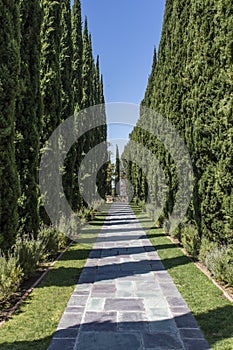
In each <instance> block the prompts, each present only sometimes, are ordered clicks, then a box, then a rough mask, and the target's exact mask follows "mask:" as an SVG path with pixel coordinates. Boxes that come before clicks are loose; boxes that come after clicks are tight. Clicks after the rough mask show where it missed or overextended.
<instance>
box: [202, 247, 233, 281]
mask: <svg viewBox="0 0 233 350" xmlns="http://www.w3.org/2000/svg"><path fill="white" fill-rule="evenodd" d="M205 265H206V267H207V268H208V270H209V271H210V272H211V274H212V275H213V277H214V278H215V279H216V280H217V281H219V282H223V283H226V284H228V285H229V286H231V287H232V286H233V247H232V246H231V247H228V246H222V247H217V248H214V250H212V251H210V252H208V253H207V254H206V258H205Z"/></svg>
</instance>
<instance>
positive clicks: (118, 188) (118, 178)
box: [114, 145, 120, 196]
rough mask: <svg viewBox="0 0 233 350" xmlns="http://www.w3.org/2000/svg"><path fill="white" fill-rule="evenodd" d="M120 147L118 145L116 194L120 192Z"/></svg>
mask: <svg viewBox="0 0 233 350" xmlns="http://www.w3.org/2000/svg"><path fill="white" fill-rule="evenodd" d="M119 157H120V156H119V149H118V146H117V145H116V164H115V190H114V192H115V193H114V194H115V196H116V195H119V194H120V158H119Z"/></svg>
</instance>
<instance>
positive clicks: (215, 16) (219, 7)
mask: <svg viewBox="0 0 233 350" xmlns="http://www.w3.org/2000/svg"><path fill="white" fill-rule="evenodd" d="M232 11H233V10H232V6H231V3H230V1H229V0H223V1H220V2H216V1H215V0H208V1H206V2H205V3H203V2H196V1H195V0H167V1H166V8H165V14H164V22H163V30H162V36H161V41H160V46H159V52H158V61H157V63H156V65H154V64H153V67H152V72H151V75H150V77H149V80H148V86H147V90H146V93H145V98H144V100H143V101H142V105H143V106H146V107H149V108H152V109H153V110H154V111H156V112H158V113H160V114H161V115H162V116H163V117H165V118H167V119H168V120H169V121H170V122H171V123H172V124H173V125H174V126H175V127H176V129H177V130H178V131H179V133H180V134H181V135H182V137H183V139H184V140H185V143H186V145H187V147H188V150H189V153H190V156H191V160H192V164H193V170H194V177H195V184H194V193H193V200H192V202H191V204H190V207H189V210H188V213H187V220H188V222H189V224H191V225H194V226H195V227H196V230H197V232H198V235H199V244H200V241H201V239H202V237H203V238H206V237H207V238H208V239H209V240H212V241H216V242H218V243H219V242H221V243H224V244H226V243H231V242H232V227H233V223H232V204H230V203H231V200H232V163H233V162H232V157H231V153H232V152H230V151H231V145H232V96H231V94H232V90H233V89H232V79H231V78H230V77H231V72H232V62H233V59H232V32H233V26H232V14H233V13H232ZM154 61H155V60H154ZM152 77H153V78H152ZM147 118H148V116H146V115H143V113H142V115H141V116H140V120H139V122H140V123H142V125H143V124H145V123H148V122H149V125H150V127H151V129H152V131H153V128H154V127H156V125H155V124H154V123H155V122H154V120H153V118H152V119H150V120H147ZM147 125H148V124H147ZM130 138H131V139H135V140H136V141H140V142H142V143H143V144H144V145H146V146H147V147H149V149H150V150H151V151H152V152H153V153H154V154H156V157H157V159H158V160H159V161H160V164H161V166H162V167H163V170H164V173H165V175H166V180H167V185H168V187H169V191H168V200H167V203H166V206H165V209H164V214H165V215H166V216H167V217H168V216H169V214H170V213H171V212H172V210H173V207H174V204H175V202H176V193H177V188H178V179H177V174H176V165H175V164H174V161H173V160H172V158H171V155H170V154H169V152H168V151H167V150H165V149H164V146H163V145H162V144H160V143H159V142H158V140H154V139H153V138H149V140H147V141H146V140H145V139H144V137H143V134H140V133H138V132H137V129H136V128H135V129H134V131H133V133H132V134H131V136H130ZM171 146H172V140H171ZM150 166H151V165H150ZM131 172H132V176H131V177H132V179H133V180H132V181H134V185H135V187H136V196H139V195H140V193H141V192H143V181H144V179H143V178H142V177H141V176H140V172H139V169H138V168H137V166H132V167H131ZM152 174H153V171H152V170H151V169H150V171H149V176H152ZM138 191H139V192H138ZM151 198H152V202H153V203H155V202H154V201H155V199H154V197H151ZM189 238H190V237H189ZM191 239H192V238H191ZM197 250H198V247H197Z"/></svg>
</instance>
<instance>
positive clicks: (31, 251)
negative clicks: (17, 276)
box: [13, 234, 45, 279]
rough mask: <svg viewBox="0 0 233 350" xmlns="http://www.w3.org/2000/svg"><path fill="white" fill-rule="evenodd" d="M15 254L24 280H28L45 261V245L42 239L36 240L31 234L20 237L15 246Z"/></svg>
mask: <svg viewBox="0 0 233 350" xmlns="http://www.w3.org/2000/svg"><path fill="white" fill-rule="evenodd" d="M13 254H14V256H15V258H16V259H17V262H18V264H19V265H20V267H21V269H22V271H23V277H24V279H28V278H30V277H31V276H32V275H33V274H34V272H35V270H36V269H37V267H38V265H39V263H40V262H41V261H43V260H44V259H45V243H44V241H43V240H42V239H41V238H40V237H38V238H37V239H35V238H34V237H33V235H30V234H24V235H22V236H18V237H17V239H16V242H15V245H14V246H13Z"/></svg>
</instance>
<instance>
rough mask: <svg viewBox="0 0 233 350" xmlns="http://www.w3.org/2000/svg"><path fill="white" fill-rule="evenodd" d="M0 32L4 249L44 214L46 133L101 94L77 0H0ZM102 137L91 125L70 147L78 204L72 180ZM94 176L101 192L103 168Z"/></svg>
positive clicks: (68, 186) (0, 232) (71, 196)
mask: <svg viewBox="0 0 233 350" xmlns="http://www.w3.org/2000/svg"><path fill="white" fill-rule="evenodd" d="M0 36H1V41H0V178H1V180H0V248H2V249H4V250H5V249H8V248H9V247H11V246H12V244H13V243H14V241H15V237H16V234H17V232H22V233H34V234H36V233H37V231H38V228H39V225H40V223H41V220H42V218H44V220H45V221H46V216H45V215H44V213H43V208H42V205H41V200H40V194H39V188H38V167H39V162H40V157H41V152H42V150H43V147H44V145H45V142H46V140H47V139H48V138H49V136H50V135H51V133H52V132H53V131H54V130H55V129H56V127H57V126H58V125H59V124H60V123H61V122H62V121H64V120H65V119H66V118H68V117H70V116H71V115H73V113H74V112H78V111H80V110H81V109H84V108H86V107H89V106H92V105H96V104H101V103H104V95H103V79H102V76H101V75H100V68H99V58H97V61H96V62H95V60H94V58H93V53H92V42H91V35H90V34H89V32H88V24H87V19H86V20H85V24H84V30H83V29H82V16H81V5H80V1H79V0H75V1H74V4H73V7H72V9H71V4H70V0H61V1H58V0H52V1H51V0H31V1H25V0H21V1H13V0H9V1H0ZM106 136H107V135H106V127H101V128H99V129H98V130H93V131H92V132H91V133H89V134H87V135H84V137H83V139H82V140H81V141H82V142H81V141H80V142H77V144H76V145H74V146H73V147H72V149H71V150H70V152H69V153H68V156H67V158H66V161H65V174H64V177H63V185H64V189H65V193H66V196H67V198H68V200H69V202H70V204H71V205H72V207H73V208H74V209H75V210H79V209H80V208H81V207H82V206H83V205H85V203H84V202H83V200H82V199H81V196H80V193H79V188H78V185H77V172H78V167H79V165H80V163H81V159H82V157H83V156H84V155H85V154H86V153H87V152H88V151H89V150H90V149H91V148H92V147H93V145H94V144H98V142H102V141H105V140H106ZM80 144H82V150H81V151H80V147H79V146H80ZM76 151H77V152H76ZM98 176H99V181H98V187H99V191H100V192H101V194H102V195H103V196H104V194H105V188H104V186H105V171H104V168H103V169H102V171H101V172H100V173H99V175H98Z"/></svg>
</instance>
